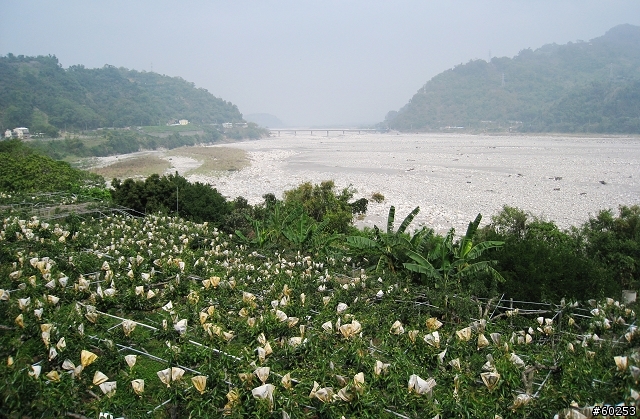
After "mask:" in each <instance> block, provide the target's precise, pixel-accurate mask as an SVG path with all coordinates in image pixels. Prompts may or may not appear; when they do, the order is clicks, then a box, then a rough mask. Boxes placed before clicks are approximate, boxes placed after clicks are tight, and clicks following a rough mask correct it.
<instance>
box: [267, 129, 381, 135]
mask: <svg viewBox="0 0 640 419" xmlns="http://www.w3.org/2000/svg"><path fill="white" fill-rule="evenodd" d="M314 131H315V132H319V133H325V132H326V133H327V134H326V135H327V137H328V136H329V133H330V132H341V133H343V134H345V133H347V132H357V133H358V134H361V133H363V132H376V131H377V130H376V129H359V128H271V129H269V132H270V133H271V134H273V135H275V134H277V135H278V137H279V136H280V134H281V133H285V134H293V135H298V132H301V133H307V132H309V133H310V134H311V135H313V133H314Z"/></svg>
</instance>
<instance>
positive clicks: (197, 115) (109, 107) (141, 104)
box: [0, 54, 243, 133]
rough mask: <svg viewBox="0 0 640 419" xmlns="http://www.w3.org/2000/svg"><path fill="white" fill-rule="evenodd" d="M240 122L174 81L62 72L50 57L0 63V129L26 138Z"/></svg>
mask: <svg viewBox="0 0 640 419" xmlns="http://www.w3.org/2000/svg"><path fill="white" fill-rule="evenodd" d="M179 119H187V120H189V121H193V122H196V123H198V124H203V123H204V124H209V123H223V122H243V119H242V114H241V113H240V112H239V111H238V108H237V107H236V106H235V105H233V104H232V103H230V102H227V101H224V100H222V99H219V98H217V97H215V96H213V95H212V94H211V93H209V92H208V91H207V90H205V89H202V88H196V87H195V85H194V84H193V83H190V82H187V81H185V80H183V79H181V78H179V77H168V76H163V75H160V74H157V73H153V72H144V71H143V72H138V71H135V70H128V69H126V68H116V67H114V66H110V65H105V66H104V67H102V68H96V69H88V68H85V67H84V66H82V65H75V66H72V67H69V68H67V69H64V68H62V66H61V65H60V64H59V62H58V59H57V58H56V57H55V56H51V55H50V56H38V57H25V56H22V55H20V56H14V55H13V54H8V55H7V56H5V57H0V125H1V127H2V130H3V131H4V130H5V129H7V128H15V127H17V126H26V127H29V128H30V129H31V132H47V133H52V132H55V131H56V129H63V128H66V129H73V128H77V129H95V128H99V127H116V128H118V127H126V126H140V125H145V126H146V125H164V124H166V123H167V122H170V121H174V120H179Z"/></svg>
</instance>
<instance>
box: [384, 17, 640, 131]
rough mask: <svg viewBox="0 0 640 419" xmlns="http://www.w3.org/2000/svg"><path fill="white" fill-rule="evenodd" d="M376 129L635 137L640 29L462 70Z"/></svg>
mask: <svg viewBox="0 0 640 419" xmlns="http://www.w3.org/2000/svg"><path fill="white" fill-rule="evenodd" d="M379 126H380V127H384V128H390V129H397V130H401V131H404V130H441V129H443V128H445V129H451V127H464V128H465V129H471V130H505V129H507V128H509V129H510V130H517V131H522V132H602V133H604V132H608V133H640V27H637V26H632V25H620V26H616V27H614V28H613V29H611V30H609V31H608V32H607V33H606V34H605V35H604V36H601V37H598V38H595V39H592V40H590V41H587V42H583V41H579V42H577V43H571V42H570V43H568V44H566V45H556V44H550V45H545V46H543V47H541V48H539V49H537V50H535V51H533V50H531V49H525V50H522V51H520V53H519V54H518V55H517V56H516V57H513V58H506V57H503V58H493V59H492V60H491V62H486V61H484V60H475V61H470V62H468V63H467V64H460V65H458V66H456V67H455V68H452V69H450V70H447V71H444V72H442V73H440V74H438V75H437V76H435V77H433V78H432V79H431V80H429V81H428V82H427V83H426V84H425V85H424V86H423V87H422V88H420V90H418V92H417V93H416V94H415V95H414V96H413V97H412V98H411V99H410V100H409V103H407V104H406V105H405V106H404V107H402V109H400V110H399V111H397V112H396V111H391V112H389V113H388V114H387V117H386V118H385V121H384V122H383V123H381V124H379ZM447 127H448V128H447Z"/></svg>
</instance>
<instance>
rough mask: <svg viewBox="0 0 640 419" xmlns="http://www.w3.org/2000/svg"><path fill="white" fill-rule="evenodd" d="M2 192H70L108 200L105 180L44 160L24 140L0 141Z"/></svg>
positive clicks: (60, 162) (0, 182)
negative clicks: (103, 197)
mask: <svg viewBox="0 0 640 419" xmlns="http://www.w3.org/2000/svg"><path fill="white" fill-rule="evenodd" d="M0 161H2V164H1V165H0V191H3V192H9V193H16V192H55V191H68V192H76V193H84V194H87V195H91V194H96V195H97V196H104V192H105V189H104V188H105V182H104V179H103V178H102V177H101V176H98V175H95V174H92V173H89V172H84V171H82V170H78V169H74V168H73V167H71V165H69V163H65V162H62V161H56V160H53V159H51V158H50V157H47V156H43V155H41V154H39V153H37V152H36V151H34V150H33V149H32V148H30V147H27V146H26V145H25V144H24V143H23V142H22V141H20V140H8V141H0Z"/></svg>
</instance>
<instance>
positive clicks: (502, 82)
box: [502, 73, 504, 87]
mask: <svg viewBox="0 0 640 419" xmlns="http://www.w3.org/2000/svg"><path fill="white" fill-rule="evenodd" d="M502 87H504V73H502Z"/></svg>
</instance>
